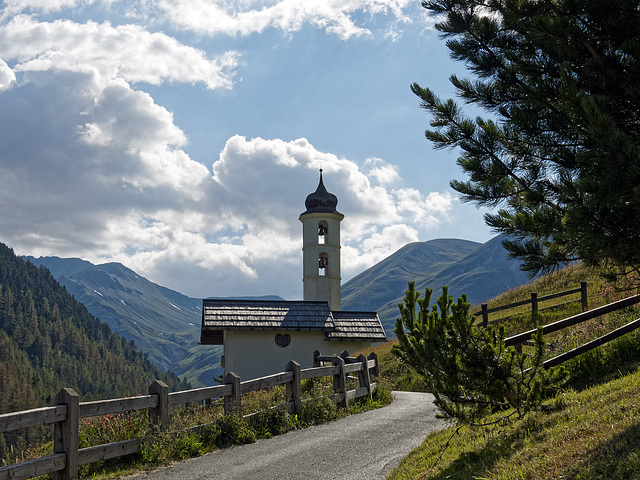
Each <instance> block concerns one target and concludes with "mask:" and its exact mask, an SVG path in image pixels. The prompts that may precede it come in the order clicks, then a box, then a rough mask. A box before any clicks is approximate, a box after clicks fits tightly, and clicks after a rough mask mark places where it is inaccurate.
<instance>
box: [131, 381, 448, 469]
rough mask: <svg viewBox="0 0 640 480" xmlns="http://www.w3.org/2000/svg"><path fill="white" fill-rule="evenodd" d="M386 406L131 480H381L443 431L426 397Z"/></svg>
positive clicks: (401, 397) (405, 397)
mask: <svg viewBox="0 0 640 480" xmlns="http://www.w3.org/2000/svg"><path fill="white" fill-rule="evenodd" d="M393 396H394V401H393V403H391V404H390V405H388V406H386V407H384V408H379V409H376V410H371V411H368V412H365V413H361V414H358V415H351V416H349V417H346V418H343V419H341V420H337V421H334V422H330V423H327V424H324V425H319V426H317V427H309V428H305V429H301V430H295V431H293V432H289V433H286V434H284V435H280V436H277V437H273V438H270V439H264V440H258V441H257V442H256V443H252V444H249V445H240V446H235V447H231V448H226V449H222V450H218V451H215V452H212V453H209V454H207V455H204V456H202V457H198V458H194V459H190V460H187V461H184V462H181V463H177V464H174V465H172V466H170V467H166V468H160V469H157V470H154V471H151V472H147V473H143V474H137V475H135V476H132V477H128V478H129V479H132V480H133V479H135V480H182V479H189V480H196V479H225V480H247V479H249V480H276V479H277V480H294V479H304V480H334V479H336V478H340V477H344V478H349V479H353V480H360V479H362V480H373V479H383V478H384V477H385V476H386V475H387V474H388V473H389V472H390V471H391V470H392V469H393V468H394V467H396V466H397V465H398V463H400V460H402V459H403V458H404V457H405V456H406V455H407V454H408V453H409V452H411V450H413V449H414V448H415V447H417V446H418V445H420V444H421V443H422V441H423V440H424V438H425V437H426V435H427V434H428V433H429V432H431V431H433V430H436V429H439V428H442V427H443V426H444V423H443V422H442V420H438V419H436V418H435V407H434V405H433V397H432V396H431V395H430V394H427V393H411V392H393Z"/></svg>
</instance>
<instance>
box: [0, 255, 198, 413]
mask: <svg viewBox="0 0 640 480" xmlns="http://www.w3.org/2000/svg"><path fill="white" fill-rule="evenodd" d="M154 379H160V380H162V381H164V382H165V383H167V384H168V385H169V387H170V389H171V390H180V389H184V388H187V387H188V385H187V384H186V383H184V382H181V381H180V380H179V378H178V377H177V376H176V375H175V374H172V373H166V372H162V371H160V370H159V369H158V368H157V367H156V366H155V365H153V364H152V363H151V362H150V361H149V360H148V359H147V358H146V355H144V354H142V353H140V352H138V351H137V350H136V348H135V345H134V344H133V342H131V343H127V341H126V340H125V339H124V338H122V337H120V336H119V335H118V333H115V332H112V331H111V328H110V327H109V326H108V325H107V324H106V323H103V322H100V321H99V320H97V319H96V318H95V317H94V316H92V315H91V314H90V313H89V312H88V311H87V309H86V308H85V306H84V305H82V304H81V303H79V302H77V301H76V300H75V298H74V297H73V296H72V295H70V294H69V293H68V292H67V290H66V289H65V288H64V287H62V286H60V284H58V283H57V282H56V281H55V280H54V278H53V277H52V276H51V274H50V273H49V271H48V270H46V269H44V268H37V267H35V266H34V265H33V264H31V263H28V262H25V261H24V260H23V259H21V258H20V257H18V256H16V255H15V254H14V252H13V250H11V248H9V247H7V246H6V245H4V244H2V243H0V392H1V394H0V413H4V412H8V411H16V410H23V409H28V408H35V407H40V406H46V405H50V404H51V401H52V399H53V397H54V396H55V395H56V393H57V392H58V391H59V390H60V389H61V388H64V387H71V388H73V389H74V390H76V391H77V392H78V393H79V394H80V395H81V400H83V401H86V400H92V399H101V398H115V397H123V396H131V395H136V394H138V393H146V391H147V387H148V385H149V384H150V383H151V382H152V381H153V380H154Z"/></svg>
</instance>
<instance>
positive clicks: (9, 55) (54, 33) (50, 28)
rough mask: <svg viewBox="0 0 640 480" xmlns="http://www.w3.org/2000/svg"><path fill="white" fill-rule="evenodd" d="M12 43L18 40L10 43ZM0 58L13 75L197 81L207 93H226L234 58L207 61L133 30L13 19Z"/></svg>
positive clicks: (0, 37)
mask: <svg viewBox="0 0 640 480" xmlns="http://www.w3.org/2000/svg"><path fill="white" fill-rule="evenodd" d="M15 38H20V39H21V41H19V42H15V41H13V39H15ZM0 57H1V58H4V59H5V60H6V61H10V60H15V61H16V62H17V64H16V65H15V66H14V67H13V70H14V71H16V72H29V71H48V70H52V71H71V72H78V73H86V72H96V73H98V74H99V76H100V78H103V79H105V81H111V80H113V79H117V78H121V79H123V80H125V81H126V82H127V83H138V82H145V83H149V84H152V85H159V84H161V83H163V82H167V81H169V82H174V81H175V82H186V83H196V82H202V83H204V84H205V85H206V86H207V88H209V89H215V88H227V89H228V88H231V86H232V85H233V77H234V75H235V69H236V67H237V66H238V58H239V55H238V53H237V52H233V51H231V52H227V53H225V54H223V55H220V56H219V57H217V58H215V59H211V60H210V59H208V58H207V55H206V53H205V52H204V51H202V50H198V49H196V48H193V47H190V46H186V45H183V44H181V43H180V42H178V41H177V40H176V39H174V38H172V37H169V36H167V35H165V34H163V33H150V32H148V31H147V30H145V29H144V28H143V27H140V26H138V25H121V26H112V25H111V24H109V23H108V22H104V23H96V22H92V21H89V22H87V23H84V24H79V23H76V22H72V21H70V20H56V21H53V22H38V21H36V20H34V19H33V18H32V17H31V16H27V15H19V16H16V17H14V18H12V19H11V20H10V21H9V22H8V24H7V25H5V26H3V27H2V28H0Z"/></svg>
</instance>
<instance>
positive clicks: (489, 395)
mask: <svg viewBox="0 0 640 480" xmlns="http://www.w3.org/2000/svg"><path fill="white" fill-rule="evenodd" d="M405 293H406V295H405V297H404V302H405V303H404V304H400V305H399V307H400V313H401V315H402V316H401V318H399V319H398V320H397V322H396V327H395V330H394V332H395V334H396V335H397V337H398V344H397V345H394V346H393V347H392V351H393V353H394V354H395V355H397V356H398V357H399V358H400V359H401V360H402V361H403V362H405V363H407V364H408V365H410V366H411V367H412V368H414V369H415V370H416V372H417V373H418V374H419V375H421V376H422V377H423V378H424V380H425V383H426V385H427V389H428V391H430V392H431V393H432V394H433V395H434V397H435V404H436V406H437V407H438V409H439V411H440V413H441V415H442V416H443V417H444V418H447V419H452V420H455V421H457V422H458V423H466V424H470V425H473V424H477V423H478V422H481V421H482V419H483V418H484V417H485V416H486V415H488V414H489V413H491V412H494V411H498V410H506V409H513V410H511V411H510V413H508V414H506V415H505V416H503V417H501V418H500V419H499V420H500V421H504V420H507V419H510V418H514V417H515V418H517V419H521V418H523V417H524V415H525V414H526V413H527V412H529V411H531V410H534V409H536V408H537V407H538V406H539V405H540V403H541V402H542V399H543V397H542V394H543V391H544V390H545V389H550V388H553V387H555V386H557V385H560V384H561V383H562V382H564V381H565V380H566V374H565V370H564V368H563V367H557V368H556V369H551V370H549V371H546V370H545V369H544V368H543V367H542V361H543V349H544V342H543V338H542V330H541V329H538V332H537V334H536V335H534V342H535V353H534V354H533V355H532V356H529V355H527V354H524V353H518V352H516V350H515V349H514V348H512V347H509V348H507V347H505V346H504V342H503V340H504V330H503V329H502V328H498V329H495V328H493V327H488V328H480V327H477V326H476V325H474V320H473V318H472V317H471V316H470V315H469V306H470V305H469V303H467V301H466V295H464V294H463V295H462V297H461V298H458V302H457V303H455V304H454V303H453V297H452V296H451V295H448V289H447V287H442V295H441V296H440V297H439V298H438V301H437V305H434V306H433V308H432V309H431V310H430V306H429V301H430V299H431V290H430V289H427V290H426V292H425V298H424V299H420V298H419V296H420V293H419V292H416V290H415V285H414V283H413V282H411V283H409V289H408V290H407V291H406V292H405Z"/></svg>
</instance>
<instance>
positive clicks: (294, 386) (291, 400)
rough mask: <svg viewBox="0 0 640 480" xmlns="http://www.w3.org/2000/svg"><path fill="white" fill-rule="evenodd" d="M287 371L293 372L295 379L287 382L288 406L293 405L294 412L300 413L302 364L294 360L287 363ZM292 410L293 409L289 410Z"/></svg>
mask: <svg viewBox="0 0 640 480" xmlns="http://www.w3.org/2000/svg"><path fill="white" fill-rule="evenodd" d="M286 370H287V371H289V372H293V380H292V381H291V383H287V401H288V404H287V408H288V409H289V408H291V407H293V413H295V414H296V415H300V414H301V413H302V399H301V396H302V385H301V383H300V382H301V380H300V364H299V363H298V362H296V361H294V360H291V361H290V362H289V363H287V368H286ZM289 411H291V410H289Z"/></svg>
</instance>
